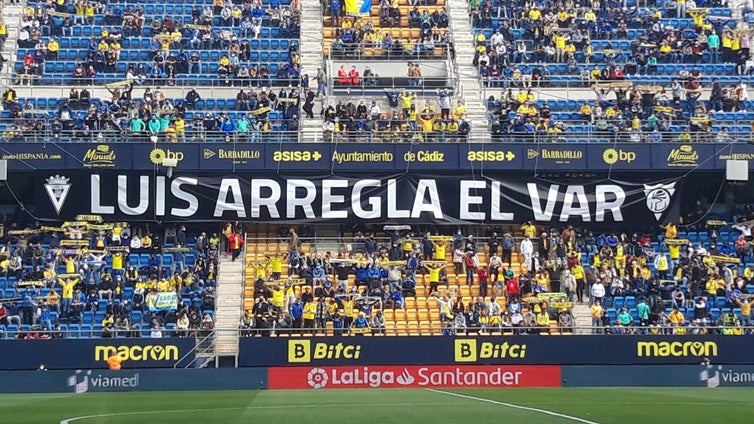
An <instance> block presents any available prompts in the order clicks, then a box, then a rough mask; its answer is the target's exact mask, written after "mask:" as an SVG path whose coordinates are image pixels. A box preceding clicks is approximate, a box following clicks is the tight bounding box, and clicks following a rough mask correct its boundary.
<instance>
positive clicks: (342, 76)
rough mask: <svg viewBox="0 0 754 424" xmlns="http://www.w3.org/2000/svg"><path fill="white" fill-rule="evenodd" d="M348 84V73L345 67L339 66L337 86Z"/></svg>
mask: <svg viewBox="0 0 754 424" xmlns="http://www.w3.org/2000/svg"><path fill="white" fill-rule="evenodd" d="M349 82H350V79H349V78H348V73H346V67H345V65H341V66H340V68H338V84H340V85H348V84H349Z"/></svg>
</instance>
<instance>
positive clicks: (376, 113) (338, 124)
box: [322, 88, 471, 142]
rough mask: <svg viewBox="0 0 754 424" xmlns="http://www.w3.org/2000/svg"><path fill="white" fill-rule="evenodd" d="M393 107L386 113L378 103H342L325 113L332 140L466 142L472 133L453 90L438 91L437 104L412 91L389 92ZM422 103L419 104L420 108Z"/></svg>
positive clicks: (327, 109)
mask: <svg viewBox="0 0 754 424" xmlns="http://www.w3.org/2000/svg"><path fill="white" fill-rule="evenodd" d="M385 95H386V97H387V100H388V105H389V107H390V110H389V111H383V110H382V108H381V106H380V103H379V102H378V101H377V100H372V101H371V102H370V104H369V105H367V104H366V102H365V101H364V100H359V102H358V104H355V103H354V102H352V101H344V100H338V102H337V103H336V104H335V106H333V105H327V106H326V107H325V108H324V110H323V111H322V115H323V117H324V119H325V123H324V125H323V130H324V132H325V138H326V140H328V141H334V142H338V141H347V142H356V141H360V142H365V141H366V142H372V141H377V142H379V141H382V142H422V141H432V142H466V140H467V138H468V134H469V132H470V131H471V125H470V122H469V121H468V119H467V118H468V116H467V115H468V113H467V110H466V106H465V104H464V101H463V100H461V99H456V100H454V99H453V93H452V92H451V91H449V90H437V92H436V95H437V97H436V101H433V100H430V99H424V102H423V104H421V100H420V99H419V98H418V96H417V95H416V94H415V93H414V92H412V91H409V90H401V91H399V90H398V89H395V88H393V89H386V90H385ZM417 104H418V105H417Z"/></svg>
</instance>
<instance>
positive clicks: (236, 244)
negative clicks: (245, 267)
mask: <svg viewBox="0 0 754 424" xmlns="http://www.w3.org/2000/svg"><path fill="white" fill-rule="evenodd" d="M242 244H243V239H242V238H241V235H240V234H238V233H237V232H236V231H233V233H231V235H230V236H229V237H228V245H229V246H230V253H231V261H234V262H235V260H236V259H238V255H240V254H241V245H242Z"/></svg>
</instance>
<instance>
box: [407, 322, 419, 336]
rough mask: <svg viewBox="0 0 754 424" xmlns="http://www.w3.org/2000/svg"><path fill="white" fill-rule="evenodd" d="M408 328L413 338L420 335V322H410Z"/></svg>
mask: <svg viewBox="0 0 754 424" xmlns="http://www.w3.org/2000/svg"><path fill="white" fill-rule="evenodd" d="M406 325H407V327H408V333H409V334H411V335H412V336H417V335H419V321H408V322H407V323H406Z"/></svg>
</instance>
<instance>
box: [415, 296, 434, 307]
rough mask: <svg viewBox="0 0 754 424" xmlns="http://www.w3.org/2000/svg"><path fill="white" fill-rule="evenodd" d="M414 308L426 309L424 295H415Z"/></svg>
mask: <svg viewBox="0 0 754 424" xmlns="http://www.w3.org/2000/svg"><path fill="white" fill-rule="evenodd" d="M432 303H437V302H435V301H432ZM416 309H419V310H421V309H427V298H426V297H417V298H416Z"/></svg>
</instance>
